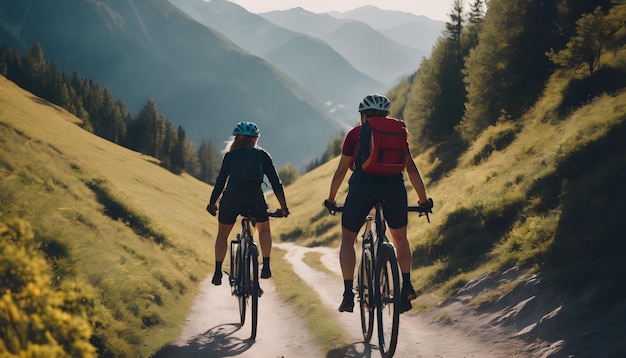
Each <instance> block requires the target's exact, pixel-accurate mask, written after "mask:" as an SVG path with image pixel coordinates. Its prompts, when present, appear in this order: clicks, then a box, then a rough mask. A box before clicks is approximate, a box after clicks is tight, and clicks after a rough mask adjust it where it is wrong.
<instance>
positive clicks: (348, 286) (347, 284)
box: [343, 280, 354, 295]
mask: <svg viewBox="0 0 626 358" xmlns="http://www.w3.org/2000/svg"><path fill="white" fill-rule="evenodd" d="M352 284H353V280H343V289H344V291H343V293H344V295H354V293H353V292H352Z"/></svg>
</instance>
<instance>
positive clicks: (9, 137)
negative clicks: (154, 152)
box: [0, 77, 216, 356]
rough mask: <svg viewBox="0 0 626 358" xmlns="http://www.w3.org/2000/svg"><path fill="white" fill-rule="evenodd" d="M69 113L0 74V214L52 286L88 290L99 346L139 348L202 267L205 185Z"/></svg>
mask: <svg viewBox="0 0 626 358" xmlns="http://www.w3.org/2000/svg"><path fill="white" fill-rule="evenodd" d="M75 120H76V118H74V117H72V116H70V115H69V114H67V112H65V111H64V110H62V109H60V108H59V107H56V106H53V105H51V104H49V103H47V102H45V101H42V100H41V99H39V98H36V97H34V96H32V95H31V94H29V93H27V92H24V91H22V90H21V89H19V88H18V87H17V86H15V85H14V84H13V83H12V82H9V81H7V80H6V79H5V78H4V77H0V147H1V148H2V150H0V182H1V185H0V202H1V205H0V217H2V218H7V217H10V216H18V217H21V218H23V219H25V220H27V221H28V222H30V224H31V226H32V229H33V232H34V235H35V242H36V243H37V245H38V246H39V248H40V249H42V250H43V251H44V252H45V253H46V255H47V256H48V258H49V259H50V260H49V261H50V262H53V264H54V265H53V270H54V275H53V277H56V279H55V281H54V284H55V285H60V284H61V283H63V282H76V283H77V284H78V285H81V286H83V287H94V288H95V289H94V290H93V292H94V294H93V295H94V296H95V299H96V312H94V313H93V317H91V320H92V323H93V325H94V327H96V332H95V333H96V336H98V337H99V338H100V339H102V340H104V341H106V342H107V344H109V345H110V346H108V347H106V349H108V350H109V351H108V353H109V355H110V356H123V355H125V356H147V355H148V353H149V352H153V351H154V350H155V349H156V348H158V347H159V346H160V345H161V344H163V342H168V341H171V340H173V339H174V338H175V337H176V336H177V335H178V333H179V330H180V324H182V323H183V322H184V319H185V317H186V315H187V313H188V310H189V309H190V305H191V302H192V299H193V297H194V294H195V292H196V290H197V283H198V282H199V280H201V279H203V278H204V277H205V276H206V274H207V272H208V271H209V270H210V269H212V266H213V234H212V233H213V232H215V228H216V220H211V219H210V216H209V215H208V214H207V213H206V212H205V211H204V207H205V206H206V203H207V200H208V197H209V194H210V190H211V187H209V186H208V185H206V184H203V183H201V182H199V181H198V180H195V179H193V178H192V177H190V176H188V175H184V174H183V175H181V176H175V175H172V174H171V173H170V172H168V171H167V170H165V169H163V168H161V167H160V166H159V165H157V163H155V160H154V159H153V158H151V157H146V156H142V155H140V154H138V153H135V152H132V151H129V150H127V149H125V148H122V147H119V146H117V145H114V144H112V143H110V142H107V141H105V140H103V139H102V138H99V137H97V136H94V135H91V134H90V133H87V132H86V131H84V130H83V129H81V128H80V127H78V126H77V125H76V124H75V123H73V121H75ZM0 221H1V220H0ZM96 322H97V323H96ZM111 334H113V335H115V336H110V335H111Z"/></svg>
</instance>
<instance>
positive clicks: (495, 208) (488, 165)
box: [275, 76, 626, 293]
mask: <svg viewBox="0 0 626 358" xmlns="http://www.w3.org/2000/svg"><path fill="white" fill-rule="evenodd" d="M565 84H566V82H565V81H562V80H561V79H559V77H558V76H555V77H554V79H552V80H551V81H550V82H549V83H548V85H547V86H546V91H545V93H544V95H543V96H542V97H541V99H540V100H539V101H538V102H537V103H536V105H535V106H534V107H533V108H532V109H531V110H529V111H528V112H527V113H526V114H525V115H524V116H523V117H522V118H521V119H519V120H517V121H503V122H502V123H499V124H498V125H496V126H492V127H490V128H488V129H487V130H486V131H485V132H484V133H483V134H482V135H481V136H480V137H479V138H478V139H477V140H476V141H475V142H473V143H472V145H471V146H470V147H469V149H468V150H467V151H466V152H464V153H463V154H462V155H461V156H460V157H459V160H458V164H457V166H456V167H455V169H453V170H452V171H450V172H449V173H448V174H447V175H446V176H444V177H442V178H441V179H439V180H438V181H436V182H432V181H431V180H430V178H429V172H430V171H431V170H432V169H433V168H435V167H436V165H437V164H438V161H439V160H440V159H439V158H436V157H435V156H434V155H433V153H430V152H427V153H413V154H414V155H415V162H416V163H417V165H418V167H419V168H420V170H421V171H422V174H423V176H424V177H425V178H426V181H427V190H428V194H429V196H431V197H432V198H433V199H434V202H435V208H434V213H433V214H432V215H431V218H430V219H431V223H430V224H428V223H427V222H426V220H425V218H419V217H418V216H417V214H415V213H409V240H410V242H411V246H412V248H413V249H414V250H413V251H414V252H413V268H414V270H415V271H416V272H415V274H414V275H413V276H412V277H413V280H414V281H417V285H418V286H419V287H420V288H421V289H422V290H423V291H422V292H427V291H429V290H438V289H443V291H441V292H442V293H443V292H446V293H450V292H454V289H458V288H460V287H462V285H463V284H464V283H465V282H467V281H468V280H471V279H472V278H475V277H477V276H478V275H480V274H481V273H484V272H487V271H490V270H496V269H498V268H502V267H510V266H514V265H520V266H521V267H525V268H528V269H531V270H536V269H537V268H538V267H542V265H544V264H545V259H546V252H548V250H550V249H551V247H554V245H553V241H554V239H555V237H559V238H560V240H563V239H564V238H563V237H562V236H563V235H562V233H561V234H559V235H557V232H558V230H559V228H560V227H562V226H563V225H566V224H565V222H564V221H562V217H561V215H562V212H563V204H562V200H564V199H566V200H567V198H568V197H569V196H568V195H570V194H573V193H569V192H568V189H569V186H568V183H570V181H572V180H573V178H574V177H573V176H572V175H573V174H572V173H574V175H576V174H575V173H578V172H580V173H585V175H586V176H593V173H592V172H585V170H586V168H588V167H589V166H588V165H590V164H591V163H583V162H581V163H577V162H576V161H575V160H573V159H571V158H572V155H573V154H576V153H579V152H581V151H582V152H583V153H585V151H586V150H587V149H586V148H588V147H589V145H590V144H591V143H595V142H601V141H603V140H605V137H606V136H607V135H608V134H609V133H611V132H612V131H613V132H615V130H616V128H618V127H619V126H620V124H621V123H622V122H623V121H624V119H625V117H626V93H624V92H621V93H619V94H617V95H603V96H600V97H598V98H596V99H595V100H594V101H592V102H589V103H587V104H585V105H583V106H582V107H580V108H578V109H576V110H574V111H571V112H569V113H567V114H560V113H559V112H558V110H557V109H558V106H559V104H560V102H561V89H562V88H563V86H564V85H565ZM613 137H614V135H613ZM611 154H613V153H611ZM614 157H615V159H606V160H607V161H608V160H618V161H619V160H620V159H619V158H620V154H619V153H615V155H614ZM605 158H606V157H601V158H597V161H596V162H599V161H600V160H603V159H605ZM337 160H338V159H337V158H335V159H334V160H331V161H330V162H329V163H326V164H325V165H323V166H321V167H319V168H316V169H315V170H313V171H312V172H310V173H307V174H306V175H304V176H302V177H301V178H299V179H298V180H297V181H296V182H295V183H294V184H292V185H291V186H290V187H288V188H287V200H288V201H289V203H290V208H291V211H292V216H290V218H289V219H288V220H284V221H282V222H276V224H275V227H276V229H277V230H276V231H277V232H278V234H279V237H280V238H281V239H282V240H290V241H291V240H302V242H304V243H306V244H308V245H319V244H328V245H333V246H336V245H338V242H339V238H340V228H339V225H340V215H337V216H336V217H331V216H330V215H328V214H325V213H324V210H323V208H322V201H323V200H324V199H325V198H326V197H327V195H328V190H329V187H330V181H331V178H332V175H333V172H334V170H335V168H336V165H337ZM564 163H567V166H568V167H569V168H570V169H569V174H565V172H564V171H563V168H562V167H563V165H564ZM607 163H608V162H607ZM594 164H595V163H594ZM607 165H618V166H619V165H621V164H619V163H615V164H610V163H609V164H607ZM572 170H573V171H572ZM614 174H615V175H617V173H614ZM348 175H349V173H348ZM346 182H347V178H346V180H345V181H344V189H343V190H341V191H340V193H339V194H338V196H337V201H338V202H339V203H342V202H343V200H344V199H345V194H346V193H345V189H346ZM406 184H407V188H408V189H409V202H410V203H412V204H416V203H417V196H416V195H415V193H414V191H413V190H412V188H411V186H410V184H409V182H408V180H407V181H406ZM615 184H616V183H606V185H608V186H610V185H615ZM579 195H580V196H581V199H582V200H594V199H593V198H594V197H595V196H594V193H580V194H579ZM585 195H586V196H585ZM566 209H567V210H574V211H576V208H575V207H571V206H567V207H566ZM604 210H607V211H611V210H612V209H611V208H610V207H605V208H604ZM604 224H605V223H603V222H597V223H596V225H599V226H603V225H604ZM607 224H608V225H610V223H609V222H607ZM560 225H561V226H560ZM542 268H543V269H546V268H545V267H542Z"/></svg>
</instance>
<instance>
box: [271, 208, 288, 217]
mask: <svg viewBox="0 0 626 358" xmlns="http://www.w3.org/2000/svg"><path fill="white" fill-rule="evenodd" d="M267 215H269V217H271V218H284V217H285V215H283V210H282V209H276V210H275V211H273V212H269V213H267Z"/></svg>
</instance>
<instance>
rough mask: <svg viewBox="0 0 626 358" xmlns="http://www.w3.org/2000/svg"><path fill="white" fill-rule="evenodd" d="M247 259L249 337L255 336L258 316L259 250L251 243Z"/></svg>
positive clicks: (253, 337)
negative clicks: (250, 327)
mask: <svg viewBox="0 0 626 358" xmlns="http://www.w3.org/2000/svg"><path fill="white" fill-rule="evenodd" d="M248 259H249V265H248V267H249V269H248V275H249V276H248V277H249V278H250V279H249V286H248V287H249V292H250V298H251V301H252V302H251V308H252V310H251V316H252V317H250V318H251V321H252V322H251V323H252V329H251V333H250V339H255V338H256V331H257V324H258V318H259V294H260V291H259V290H260V287H259V251H258V248H257V246H256V245H254V244H252V245H250V246H249V247H248Z"/></svg>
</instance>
